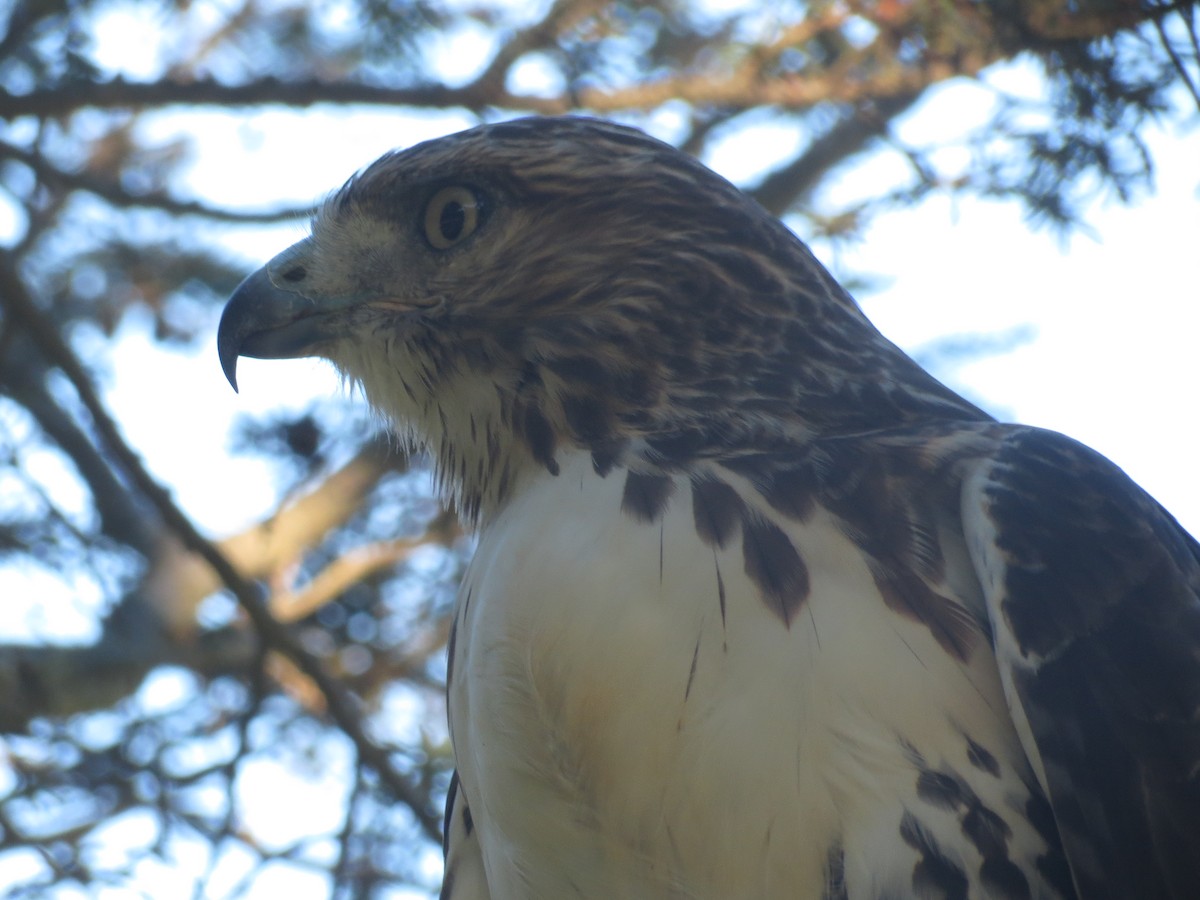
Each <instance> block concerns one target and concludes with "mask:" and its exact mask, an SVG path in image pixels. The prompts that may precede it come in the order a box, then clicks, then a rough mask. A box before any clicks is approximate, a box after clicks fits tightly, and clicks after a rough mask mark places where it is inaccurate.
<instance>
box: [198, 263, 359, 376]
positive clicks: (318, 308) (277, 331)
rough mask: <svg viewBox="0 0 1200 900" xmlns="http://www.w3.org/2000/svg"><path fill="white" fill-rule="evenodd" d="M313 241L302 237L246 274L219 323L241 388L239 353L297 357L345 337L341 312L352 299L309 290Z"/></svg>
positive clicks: (223, 352)
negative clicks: (308, 263) (307, 279)
mask: <svg viewBox="0 0 1200 900" xmlns="http://www.w3.org/2000/svg"><path fill="white" fill-rule="evenodd" d="M309 248H310V243H309V241H308V240H303V241H300V242H299V243H298V244H295V245H293V246H291V247H289V248H288V249H287V250H284V251H283V252H282V253H280V254H279V255H278V256H276V257H275V258H274V259H272V260H271V261H270V262H268V263H267V264H266V265H265V266H263V267H262V268H261V269H259V270H258V271H256V272H254V273H253V274H251V275H250V276H248V277H247V278H246V280H245V281H243V282H242V283H241V284H239V285H238V286H237V289H236V290H235V291H234V292H233V296H231V297H230V298H229V302H228V303H226V304H225V311H224V312H223V313H222V314H221V324H220V326H219V327H218V328H217V354H218V356H219V357H220V360H221V369H222V371H224V372H225V377H226V378H227V379H229V383H230V385H232V386H233V389H234V390H235V391H236V390H237V362H238V357H239V356H249V357H253V358H254V359H295V358H298V357H302V356H311V355H313V353H314V350H315V349H316V348H317V347H318V346H319V345H321V344H322V343H326V342H328V341H329V340H331V339H333V338H336V337H339V336H340V334H341V330H340V329H339V328H338V327H337V322H338V320H339V319H340V316H336V315H332V314H335V313H339V312H344V311H345V309H346V308H347V307H348V306H350V305H351V301H350V300H349V299H347V300H345V301H342V302H338V299H337V298H322V297H315V296H313V295H312V294H308V293H305V291H304V285H305V274H306V270H305V260H306V259H307V256H308V252H309Z"/></svg>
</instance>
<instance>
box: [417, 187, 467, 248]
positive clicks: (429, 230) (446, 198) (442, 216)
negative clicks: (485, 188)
mask: <svg viewBox="0 0 1200 900" xmlns="http://www.w3.org/2000/svg"><path fill="white" fill-rule="evenodd" d="M478 226H479V198H478V197H477V196H476V194H475V192H474V191H473V190H471V189H470V188H468V187H463V186H462V185H454V186H453V187H444V188H442V189H441V190H440V191H438V192H437V193H436V194H434V195H433V199H431V200H430V201H429V205H428V206H426V207H425V239H426V240H427V241H429V243H431V244H433V246H434V247H435V248H436V249H438V250H445V249H447V248H448V247H453V246H454V245H455V244H457V243H458V242H459V241H462V240H466V239H467V238H468V237H470V236H471V234H472V232H474V231H475V229H476V228H477V227H478Z"/></svg>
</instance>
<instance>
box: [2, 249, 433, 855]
mask: <svg viewBox="0 0 1200 900" xmlns="http://www.w3.org/2000/svg"><path fill="white" fill-rule="evenodd" d="M0 302H2V303H3V305H4V307H5V308H6V309H7V310H8V312H9V315H10V316H11V317H12V320H13V321H16V322H20V323H21V324H22V325H23V327H24V328H26V329H27V330H28V332H29V334H30V336H31V337H32V338H33V340H34V342H35V343H36V344H37V345H38V347H39V349H40V350H41V351H42V352H43V353H44V354H45V355H46V357H47V359H49V360H52V361H53V363H54V365H55V366H57V367H58V368H59V369H60V370H61V371H62V372H63V374H64V375H65V376H66V377H67V379H68V380H69V381H70V382H71V385H72V386H73V387H74V389H75V391H76V393H77V394H78V395H79V399H80V401H81V402H82V403H83V405H84V407H85V408H86V409H87V411H88V413H89V414H90V415H91V417H92V420H93V424H94V426H95V429H96V432H97V435H98V436H99V437H100V439H101V441H102V442H103V444H104V445H105V446H106V447H107V449H108V451H109V452H110V453H111V454H112V457H113V459H114V461H115V462H116V463H117V464H118V465H119V466H120V467H121V468H122V469H123V470H124V472H125V475H126V477H127V478H128V479H129V481H130V482H131V483H132V484H133V485H134V486H135V488H136V489H137V490H138V491H139V492H140V493H141V494H142V495H143V496H144V497H146V499H147V500H149V501H150V503H151V504H152V505H153V506H154V507H155V509H156V510H157V511H158V513H159V515H160V516H161V517H162V519H163V521H164V522H165V523H166V525H167V527H168V528H169V529H170V530H171V531H172V532H174V534H175V535H176V536H178V538H179V539H180V540H181V541H182V542H183V544H184V545H185V546H186V547H187V548H188V549H189V550H191V551H192V552H194V553H196V554H198V555H200V556H201V557H203V559H204V560H205V561H206V562H207V563H208V564H209V565H210V566H212V568H213V569H214V570H215V571H216V572H217V574H218V575H219V576H220V578H221V581H222V582H223V583H224V584H225V586H226V587H227V588H228V589H229V591H230V592H231V593H232V594H233V595H234V596H235V597H236V598H237V601H238V603H239V605H240V606H241V607H242V609H243V610H244V611H245V613H246V615H247V617H248V618H249V619H250V621H251V622H252V623H253V625H254V627H255V629H256V631H257V633H258V635H259V637H260V639H261V640H263V641H264V642H265V643H266V644H267V645H268V646H270V647H272V648H274V649H275V650H278V651H279V652H280V653H282V654H283V655H284V656H286V657H287V658H288V659H289V660H291V662H292V663H294V664H295V665H296V667H297V668H298V669H299V670H300V671H301V672H303V673H304V674H305V675H306V676H307V677H308V678H309V679H311V680H312V681H313V683H314V684H316V685H317V687H318V688H319V689H320V691H321V693H322V694H323V695H324V697H325V700H326V703H327V706H328V710H329V714H330V717H331V718H332V719H333V721H334V722H335V723H337V725H338V727H340V728H341V729H342V730H343V731H344V732H345V733H346V734H347V735H348V736H349V737H350V739H351V740H352V741H353V742H354V744H355V747H356V748H357V750H358V753H359V757H360V758H361V759H362V760H363V762H365V763H366V764H367V765H369V766H371V768H373V769H375V771H376V772H377V773H378V775H379V777H380V779H381V780H382V781H383V782H384V783H385V784H386V785H387V786H388V788H389V789H390V790H391V791H392V792H393V794H395V796H396V798H397V799H399V800H400V801H401V802H403V803H405V804H406V805H407V806H408V807H409V808H410V809H411V810H412V813H413V815H414V816H415V817H416V819H417V821H418V823H419V824H420V826H421V827H422V829H423V830H424V831H425V833H426V834H427V835H428V836H429V837H430V838H431V839H432V840H440V838H441V822H440V816H439V815H438V814H437V813H436V812H435V811H434V810H431V809H429V808H428V807H427V806H426V805H425V802H424V799H423V798H422V797H421V796H420V795H419V794H418V792H417V791H415V790H414V789H413V787H412V786H411V785H410V784H409V783H408V781H407V779H405V777H404V776H403V775H401V774H400V773H399V772H397V771H396V770H395V769H394V768H393V767H392V764H391V760H390V758H389V756H388V752H387V751H386V750H385V749H384V748H382V747H380V746H378V745H377V744H375V743H373V742H372V741H371V740H370V739H369V738H368V737H367V736H366V733H365V731H364V729H363V723H362V718H361V716H360V713H359V709H358V704H357V701H356V700H355V698H354V697H353V695H351V694H350V692H348V691H347V690H346V689H345V688H343V687H342V685H341V684H339V683H338V682H337V681H336V680H335V679H333V678H331V677H330V676H329V674H328V673H326V671H325V670H324V668H323V667H322V665H321V664H320V662H319V661H318V660H317V658H316V657H314V656H313V655H312V654H311V653H309V652H308V651H306V650H305V649H304V648H303V647H302V646H301V645H300V644H299V642H298V641H297V640H296V639H295V637H294V636H293V635H292V633H291V631H289V630H288V629H287V628H286V627H285V626H283V625H281V624H280V623H279V622H277V621H276V620H275V618H274V617H273V616H272V615H271V614H270V612H269V611H268V609H267V607H266V604H265V603H264V602H263V599H262V595H261V591H260V590H259V589H258V588H257V587H256V586H254V585H253V584H251V583H250V582H248V581H246V579H245V578H243V577H242V575H241V574H240V573H239V572H238V571H237V570H236V569H235V568H234V567H233V566H232V565H231V564H230V563H229V561H228V560H227V559H225V557H224V556H223V555H222V554H221V553H220V552H219V551H218V550H217V549H216V548H215V547H214V546H213V545H212V543H210V542H209V541H208V540H207V539H206V538H204V537H203V536H202V535H201V534H200V533H199V532H198V531H197V530H196V528H195V526H194V525H193V524H192V522H191V520H190V519H188V517H187V516H185V515H184V514H183V512H182V511H181V510H180V509H179V507H177V506H176V505H175V503H174V501H173V500H172V499H171V495H170V494H169V493H168V492H167V491H166V490H165V489H164V488H163V487H161V486H160V485H159V484H158V483H157V482H156V481H155V480H154V479H153V478H151V477H150V475H149V474H148V473H147V472H146V470H145V467H143V466H142V463H141V460H140V459H139V458H138V455H137V454H136V453H135V452H134V451H133V449H132V448H131V447H130V446H129V445H128V444H127V443H126V442H125V440H124V438H123V437H122V436H121V433H120V431H119V429H118V428H117V425H116V423H115V422H114V421H113V420H112V418H110V417H109V415H108V413H107V411H106V410H105V409H104V406H103V404H102V403H101V401H100V398H99V396H98V395H97V394H96V392H95V390H94V389H93V387H92V385H91V382H90V380H89V379H88V376H87V373H86V372H85V371H84V370H83V366H82V365H81V364H80V363H79V360H78V359H77V358H76V357H75V354H74V353H73V352H72V351H71V349H70V348H69V347H68V346H67V345H66V344H65V342H64V341H63V339H62V337H61V336H60V335H59V334H58V331H57V330H56V329H55V328H54V326H53V325H52V324H51V323H50V322H49V320H47V319H46V317H45V316H43V315H42V313H41V312H40V311H39V310H38V308H37V306H36V304H35V303H34V302H33V299H32V298H31V297H30V296H29V294H28V293H27V292H26V290H25V286H24V284H22V283H21V280H20V278H19V276H18V275H17V272H16V270H15V268H14V265H13V261H12V259H11V258H10V257H9V255H8V254H7V253H3V254H0Z"/></svg>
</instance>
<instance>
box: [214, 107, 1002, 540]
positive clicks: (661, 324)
mask: <svg viewBox="0 0 1200 900" xmlns="http://www.w3.org/2000/svg"><path fill="white" fill-rule="evenodd" d="M218 347H219V351H220V357H221V363H222V366H223V367H224V369H225V373H226V375H227V376H228V378H229V380H230V381H231V382H234V379H235V370H236V365H237V358H238V356H239V355H240V356H251V357H259V358H285V357H298V356H308V355H319V356H323V357H326V358H328V359H329V360H331V361H332V362H333V363H334V364H335V365H336V366H337V367H338V369H339V370H341V372H342V373H343V374H344V375H346V376H347V377H348V378H349V379H350V380H351V381H353V382H355V383H357V384H360V385H361V386H362V388H363V390H364V392H365V394H366V396H367V398H368V399H369V400H370V401H371V403H372V404H373V405H374V406H376V407H377V408H379V409H380V410H382V411H383V412H384V413H386V414H387V415H388V416H389V417H390V418H391V419H392V420H394V421H395V422H396V424H397V425H398V426H399V427H400V429H401V430H402V432H404V433H407V434H408V435H410V436H411V437H413V438H414V439H415V441H416V442H417V443H420V444H424V445H428V446H429V447H430V448H431V449H432V451H433V453H434V457H435V459H436V461H437V464H438V468H439V472H440V474H441V477H442V480H443V482H444V483H445V484H446V485H447V486H448V487H449V488H450V490H451V492H452V493H453V494H455V495H456V496H457V499H458V500H459V502H460V506H461V508H462V509H463V511H464V512H465V513H466V514H467V515H468V516H469V517H475V516H477V515H478V514H479V513H480V512H481V511H486V510H487V509H489V508H492V507H494V505H495V504H496V503H498V502H499V501H500V500H502V499H503V498H504V497H505V496H506V495H507V494H508V493H509V492H510V491H511V490H512V489H513V487H514V485H515V482H516V481H517V480H518V479H519V478H521V477H522V473H523V472H526V471H529V470H530V469H531V468H544V469H548V470H550V471H551V472H556V471H557V466H558V463H557V462H556V457H557V455H558V454H559V453H560V452H562V451H563V450H565V449H567V448H570V447H576V448H582V449H584V450H586V451H589V452H591V454H592V457H593V463H594V465H595V467H596V468H597V470H598V471H600V472H601V473H602V474H603V473H604V472H605V471H606V470H607V469H608V468H610V467H612V466H613V465H615V464H617V463H629V462H630V461H631V460H636V461H637V464H638V465H643V466H658V467H670V466H671V465H673V464H678V463H679V462H680V461H681V460H684V459H688V458H695V457H697V456H703V455H706V454H707V455H716V454H719V453H722V452H726V451H728V450H730V449H731V448H732V449H736V448H738V447H745V446H751V445H755V446H759V447H761V446H763V445H764V443H765V444H767V445H771V444H775V443H778V442H790V441H803V440H806V439H807V438H809V437H811V436H812V435H814V434H823V433H834V432H837V431H842V430H857V429H860V428H861V427H863V425H864V423H868V422H869V423H870V426H871V427H874V428H878V427H881V426H887V425H889V424H899V423H901V422H905V421H909V420H912V419H913V418H917V417H929V416H937V417H943V418H946V417H954V418H962V417H964V416H965V417H970V418H979V417H981V416H982V414H981V413H979V412H978V411H977V410H975V409H974V407H972V406H970V405H969V404H967V403H966V402H965V401H963V400H961V399H960V398H958V397H957V396H955V395H954V394H953V393H951V392H950V391H948V390H947V389H945V388H944V387H942V386H941V385H939V384H938V383H937V382H936V381H934V380H933V379H932V378H930V377H929V376H928V375H926V374H925V373H924V372H922V371H921V370H920V369H919V368H918V367H917V366H915V364H913V363H912V362H911V361H910V360H908V359H907V357H905V356H904V355H903V354H902V353H901V352H900V351H899V350H897V349H896V348H895V347H894V346H893V345H892V344H890V343H889V342H888V341H886V340H885V339H884V338H883V337H882V336H881V335H879V333H878V332H876V331H875V329H874V328H872V327H871V325H870V324H869V323H868V322H867V321H866V319H865V318H864V317H863V316H862V314H861V313H860V312H859V310H858V308H857V307H856V306H855V304H854V302H853V301H852V300H851V299H850V297H849V296H848V295H847V294H846V292H845V291H844V290H843V289H842V288H841V287H840V286H839V285H838V284H837V282H836V281H834V279H833V278H832V277H831V276H830V275H829V274H828V273H827V272H826V271H825V270H824V269H823V268H822V267H821V265H820V264H819V263H818V262H817V261H816V260H815V259H814V257H813V256H812V254H811V253H810V252H809V250H808V248H807V247H805V246H804V244H803V243H801V242H800V241H799V240H797V239H796V237H795V236H794V235H793V234H792V233H791V232H790V231H789V230H788V229H787V228H786V227H785V226H784V225H783V224H782V223H781V222H779V221H778V220H777V219H775V218H774V217H772V216H771V215H770V214H768V213H767V212H766V211H765V210H763V209H762V208H761V207H760V206H759V205H758V204H756V203H755V202H754V201H753V200H751V199H750V198H749V197H747V196H746V195H745V194H743V193H742V192H741V191H739V190H738V189H737V188H735V187H734V186H733V185H731V184H730V183H729V182H727V181H725V180H724V179H722V178H721V177H719V176H718V175H716V174H715V173H713V172H712V171H710V170H709V169H707V168H705V167H704V166H703V165H701V164H700V163H699V162H697V161H695V160H694V159H692V158H691V157H689V156H687V155H686V154H684V153H682V152H680V151H678V150H676V149H675V148H673V147H671V146H670V145H668V144H664V143H662V142H660V141H657V140H654V139H652V138H650V137H648V136H647V135H645V134H643V133H642V132H639V131H637V130H634V129H631V128H626V127H622V126H618V125H614V124H611V123H607V122H602V121H597V120H592V119H584V118H531V119H521V120H516V121H510V122H504V123H500V124H495V125H485V126H481V127H478V128H474V129H471V130H469V131H465V132H462V133H460V134H456V135H452V136H449V137H445V138H441V139H438V140H434V141H430V142H427V143H423V144H419V145H417V146H415V147H412V148H410V149H408V150H404V151H400V152H395V153H391V154H388V155H386V156H384V157H383V158H381V159H380V160H378V161H377V162H375V163H373V164H372V165H371V166H369V167H368V168H367V169H366V170H364V171H363V172H362V173H360V174H358V175H356V176H355V177H353V178H351V179H350V181H348V182H347V183H346V184H345V185H344V186H343V187H342V188H341V190H339V191H337V192H336V193H335V194H334V195H333V196H332V197H330V198H329V200H328V201H327V202H326V203H325V204H324V205H323V206H322V207H321V209H320V210H319V212H318V213H317V215H316V217H315V218H314V220H313V223H312V235H311V236H310V237H308V238H306V239H305V240H302V241H300V242H299V243H298V244H296V245H295V246H293V247H291V248H289V249H288V250H285V251H284V252H283V253H281V254H279V255H278V256H277V257H275V258H274V259H272V260H271V261H270V262H268V263H267V264H266V265H265V266H264V267H263V268H262V269H260V270H258V271H257V272H255V273H254V274H252V275H251V276H250V277H249V278H247V279H246V280H245V282H243V283H242V285H241V286H240V287H239V288H238V289H237V291H236V293H235V294H234V295H233V297H232V299H231V300H230V301H229V305H228V306H227V307H226V309H225V313H224V315H223V317H222V320H221V325H220V330H219V335H218Z"/></svg>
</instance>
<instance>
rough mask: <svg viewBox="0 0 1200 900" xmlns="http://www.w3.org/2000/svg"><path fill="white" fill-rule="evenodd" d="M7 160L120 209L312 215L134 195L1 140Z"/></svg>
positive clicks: (248, 216) (236, 217)
mask: <svg viewBox="0 0 1200 900" xmlns="http://www.w3.org/2000/svg"><path fill="white" fill-rule="evenodd" d="M0 105H3V100H2V99H0ZM4 157H7V158H9V159H15V160H17V161H19V162H21V163H24V164H25V165H27V166H29V168H31V169H32V170H33V171H34V172H36V173H37V175H38V177H39V178H41V179H42V180H43V181H45V182H46V183H47V184H51V185H54V186H57V187H61V188H65V189H67V190H79V191H86V192H88V193H91V194H95V195H96V196H98V197H100V198H102V199H103V200H105V201H106V202H107V203H109V204H110V205H112V206H115V207H117V208H121V209H126V208H130V207H150V208H152V209H161V210H163V211H164V212H169V213H171V214H173V215H177V216H204V217H206V218H209V219H216V220H218V221H223V222H281V221H287V220H288V219H295V218H297V217H300V216H306V215H308V214H310V213H311V212H312V207H311V206H305V207H294V208H285V209H274V210H240V209H228V208H226V207H221V206H210V205H209V204H207V203H200V202H198V201H195V200H179V199H177V198H175V197H172V196H170V195H169V194H167V193H166V192H165V191H148V192H146V193H134V192H132V191H127V190H125V188H123V187H121V186H120V185H119V184H117V183H115V182H113V181H110V180H108V179H105V178H97V177H95V176H93V175H88V174H87V173H85V172H68V171H67V170H65V169H60V168H59V167H58V166H55V165H54V164H53V163H51V162H50V161H49V160H47V159H46V157H44V156H43V155H41V154H40V153H34V152H32V151H29V150H26V149H25V148H24V147H18V146H17V145H16V144H10V143H8V142H7V141H0V158H4Z"/></svg>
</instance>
